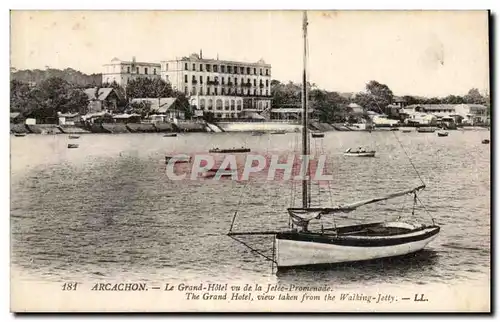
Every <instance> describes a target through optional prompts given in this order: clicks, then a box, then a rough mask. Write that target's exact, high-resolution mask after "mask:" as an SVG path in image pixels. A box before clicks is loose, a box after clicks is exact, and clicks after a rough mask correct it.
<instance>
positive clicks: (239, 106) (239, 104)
mask: <svg viewBox="0 0 500 322" xmlns="http://www.w3.org/2000/svg"><path fill="white" fill-rule="evenodd" d="M236 109H237V110H238V111H239V110H241V101H240V100H238V101H237V102H236Z"/></svg>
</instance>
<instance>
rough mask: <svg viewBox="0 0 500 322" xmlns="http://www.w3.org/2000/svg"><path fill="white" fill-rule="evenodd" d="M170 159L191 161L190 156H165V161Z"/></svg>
mask: <svg viewBox="0 0 500 322" xmlns="http://www.w3.org/2000/svg"><path fill="white" fill-rule="evenodd" d="M171 160H175V161H174V163H189V162H191V157H189V156H185V157H181V156H168V155H167V156H165V163H169V162H170V161H171Z"/></svg>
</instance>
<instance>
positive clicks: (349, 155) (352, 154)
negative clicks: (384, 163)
mask: <svg viewBox="0 0 500 322" xmlns="http://www.w3.org/2000/svg"><path fill="white" fill-rule="evenodd" d="M344 155H345V156H348V157H364V158H367V157H368V158H373V157H375V152H359V153H344Z"/></svg>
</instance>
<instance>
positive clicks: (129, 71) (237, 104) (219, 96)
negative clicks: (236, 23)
mask: <svg viewBox="0 0 500 322" xmlns="http://www.w3.org/2000/svg"><path fill="white" fill-rule="evenodd" d="M137 77H149V78H158V77H161V78H163V79H164V80H165V81H167V82H168V83H170V84H171V85H172V88H173V89H174V90H177V91H180V92H183V93H184V94H186V96H187V97H188V98H189V101H190V103H191V106H193V107H194V108H196V109H197V110H198V111H199V112H202V111H204V112H210V113H213V115H214V117H216V118H242V117H245V118H246V117H252V116H255V114H256V113H260V112H263V111H269V110H270V109H271V65H269V64H266V63H265V62H264V61H263V60H260V61H258V62H256V63H245V62H237V61H227V60H219V59H206V58H203V57H202V52H200V54H199V55H198V54H192V55H191V56H189V57H182V58H179V59H175V60H166V61H162V62H161V63H160V64H155V63H141V62H135V59H133V60H132V61H121V60H119V59H116V58H115V59H113V60H112V61H111V64H106V65H104V72H103V75H102V81H103V83H111V82H113V81H116V82H117V83H118V84H120V85H121V86H126V85H127V82H128V81H129V80H130V79H134V78H137Z"/></svg>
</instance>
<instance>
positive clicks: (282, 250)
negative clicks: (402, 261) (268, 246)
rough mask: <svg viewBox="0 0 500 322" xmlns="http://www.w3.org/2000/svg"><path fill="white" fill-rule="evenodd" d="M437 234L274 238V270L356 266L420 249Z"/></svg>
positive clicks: (418, 231)
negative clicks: (338, 265) (298, 267)
mask: <svg viewBox="0 0 500 322" xmlns="http://www.w3.org/2000/svg"><path fill="white" fill-rule="evenodd" d="M438 232H439V227H436V226H431V227H428V228H425V229H415V230H411V231H409V232H407V233H404V234H397V235H393V236H377V237H372V236H370V237H367V236H339V237H338V238H327V239H328V240H326V239H325V240H323V241H321V238H319V239H318V240H314V238H312V239H311V238H310V240H307V239H308V238H307V237H306V238H304V237H305V236H300V233H296V234H295V235H296V236H293V235H294V234H289V235H288V236H280V235H277V236H276V263H277V266H278V267H294V266H307V265H321V264H338V263H346V262H358V261H367V260H374V259H379V258H387V257H396V256H401V255H406V254H410V253H414V252H417V251H419V250H421V249H423V248H424V247H425V246H426V245H427V244H429V243H430V242H431V241H432V240H433V239H434V238H436V236H437V234H438Z"/></svg>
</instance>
